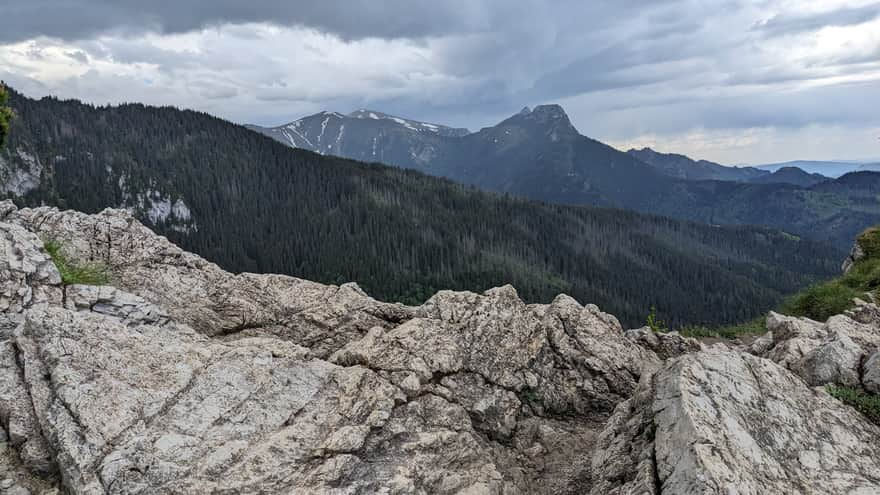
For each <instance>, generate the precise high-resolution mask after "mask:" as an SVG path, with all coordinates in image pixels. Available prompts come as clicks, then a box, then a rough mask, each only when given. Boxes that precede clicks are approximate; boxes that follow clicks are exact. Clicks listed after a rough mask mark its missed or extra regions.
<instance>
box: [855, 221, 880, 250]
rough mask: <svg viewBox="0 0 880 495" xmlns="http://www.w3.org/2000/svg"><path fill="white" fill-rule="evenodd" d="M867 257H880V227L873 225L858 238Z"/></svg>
mask: <svg viewBox="0 0 880 495" xmlns="http://www.w3.org/2000/svg"><path fill="white" fill-rule="evenodd" d="M856 242H858V243H859V247H861V248H862V251H864V252H865V257H866V258H880V227H871V228H869V229H867V230H865V231H864V232H862V233H861V235H859V237H858V238H857V239H856Z"/></svg>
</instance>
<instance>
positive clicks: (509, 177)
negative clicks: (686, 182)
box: [0, 92, 867, 326]
mask: <svg viewBox="0 0 880 495" xmlns="http://www.w3.org/2000/svg"><path fill="white" fill-rule="evenodd" d="M10 104H11V106H12V107H13V108H14V109H15V112H16V118H15V120H14V121H13V125H12V127H11V132H10V135H9V141H8V145H7V147H6V149H5V150H3V151H2V152H0V178H2V180H0V184H2V185H3V190H2V196H4V197H9V198H12V199H14V200H15V201H16V202H17V203H19V204H22V205H43V204H48V205H55V206H58V207H61V208H73V209H77V210H80V211H85V212H98V211H101V210H102V209H104V208H106V207H115V208H125V209H128V210H130V211H132V212H133V213H134V214H135V215H136V216H137V218H139V219H141V220H142V221H144V222H145V223H146V224H147V225H148V226H150V227H151V228H153V229H154V230H156V231H157V232H159V233H161V234H162V235H165V236H167V237H168V238H169V239H171V240H172V241H174V242H176V243H178V244H180V245H181V246H184V247H185V248H186V249H189V250H192V251H195V252H197V253H199V254H201V255H203V256H205V257H206V258H207V259H209V260H211V261H214V262H216V263H218V264H220V265H221V266H223V267H225V268H227V269H229V270H232V271H236V272H238V271H252V272H278V273H285V274H290V275H295V276H299V277H303V278H307V279H311V280H317V281H322V282H327V283H341V282H347V281H357V282H358V283H359V284H360V285H361V286H362V287H364V289H365V290H368V291H369V292H370V293H371V294H374V295H376V296H377V297H380V298H382V299H385V300H393V301H403V302H411V303H415V302H421V301H424V300H425V299H426V298H427V297H429V296H431V295H432V294H433V293H434V292H435V291H436V290H438V289H440V288H451V289H469V290H484V289H487V288H490V287H493V286H499V285H503V284H508V283H512V284H514V285H515V286H516V287H517V289H518V291H519V293H520V294H521V295H522V296H523V298H524V299H525V300H527V301H531V302H549V301H550V300H552V299H553V298H554V297H555V296H556V295H557V294H559V293H561V292H564V293H567V294H570V295H572V296H573V297H575V298H577V299H578V300H581V301H584V302H590V303H596V304H599V305H601V306H602V307H603V308H608V309H609V310H612V311H614V313H615V314H616V315H617V316H618V317H619V318H621V320H622V321H623V322H624V323H625V324H626V325H628V326H636V325H640V324H642V323H643V322H644V317H645V315H646V314H647V312H648V310H649V308H650V307H651V306H654V305H655V306H656V307H657V308H658V312H659V313H660V315H661V316H662V317H663V318H664V319H666V320H667V322H668V323H669V324H670V325H682V324H701V323H705V324H719V323H728V322H735V321H742V320H746V319H750V318H753V317H755V316H757V315H759V314H761V313H762V312H764V311H766V310H768V309H770V308H772V307H774V306H775V305H776V304H777V303H778V302H779V301H780V300H781V299H782V298H783V297H784V296H785V294H788V293H791V292H793V291H795V290H797V289H798V288H800V287H803V286H804V285H807V284H810V283H811V282H814V281H816V280H818V279H821V278H823V277H827V276H828V275H830V274H831V273H833V272H834V271H835V270H836V268H837V266H838V264H839V259H840V253H839V252H838V251H837V250H834V249H832V248H830V247H828V246H826V245H824V244H821V243H817V242H813V241H810V240H808V239H805V238H801V237H797V236H795V235H792V234H790V233H786V232H780V231H778V230H774V229H770V228H765V227H750V226H742V227H718V226H711V225H703V224H697V223H691V222H686V221H680V220H673V219H670V218H665V217H659V216H654V215H646V214H640V213H635V212H631V211H622V210H615V209H606V208H592V207H577V206H565V205H561V204H550V203H545V202H540V201H533V200H527V199H523V198H520V197H515V196H512V195H502V194H496V193H491V192H484V191H480V190H478V189H476V188H473V187H469V186H466V185H460V184H456V183H453V182H450V181H448V180H445V179H442V178H436V177H431V176H429V175H425V174H422V173H420V172H417V171H412V170H401V169H399V168H394V167H387V166H382V165H378V164H364V163H360V162H356V161H351V160H348V159H343V158H339V157H334V156H327V155H319V154H316V153H312V152H311V151H306V150H301V149H291V148H290V147H288V146H284V145H282V144H280V143H278V142H276V141H274V140H273V139H270V138H268V137H266V136H263V135H260V134H258V133H255V132H252V131H251V130H248V129H247V128H245V127H242V126H239V125H235V124H232V123H230V122H227V121H224V120H221V119H218V118H215V117H212V116H210V115H207V114H204V113H200V112H192V111H182V110H178V109H175V108H169V107H164V108H156V107H150V106H144V105H140V104H127V105H121V106H111V107H95V106H92V105H86V104H82V103H80V102H77V101H72V100H69V101H61V100H58V99H55V98H43V99H40V100H33V99H29V98H26V97H24V96H22V95H20V94H18V93H15V92H12V94H11V99H10ZM376 115H377V116H378V115H379V114H376ZM336 117H338V116H336ZM325 118H327V116H325ZM339 118H341V117H339ZM346 119H356V117H346ZM357 120H358V121H363V122H368V121H369V122H372V121H374V120H375V121H377V122H378V121H381V120H383V119H372V118H366V119H357ZM393 122H394V124H395V125H397V122H396V121H393ZM379 123H380V124H383V125H384V124H387V122H379ZM345 124H346V129H351V128H353V127H351V126H349V123H348V121H346V122H345ZM327 125H328V128H329V126H330V121H328V124H327ZM411 125H412V127H415V128H416V129H418V128H419V127H418V126H416V125H414V124H411ZM339 128H340V129H341V128H342V126H341V125H340V126H339ZM428 129H429V128H428ZM410 131H411V130H410ZM319 132H320V131H319ZM325 133H326V131H325ZM455 134H456V131H445V130H443V131H441V130H440V129H439V128H438V131H437V132H436V133H435V132H433V131H431V130H423V131H418V130H417V131H411V134H409V135H407V136H412V135H424V136H425V139H424V141H423V142H425V143H428V142H431V140H434V141H433V142H437V143H441V142H444V141H446V140H465V142H466V146H462V147H459V148H456V149H454V150H453V149H450V148H448V147H445V146H444V147H438V148H437V149H438V152H442V153H443V155H441V156H443V158H444V160H447V161H446V162H444V163H446V164H451V163H455V161H456V160H464V159H466V158H469V157H473V156H497V157H498V158H499V159H498V160H494V161H487V162H486V167H485V169H484V170H475V169H473V168H472V167H470V166H464V167H463V169H464V170H466V171H467V172H468V173H469V174H470V175H469V177H472V179H473V180H472V181H471V182H472V183H485V184H492V183H494V182H493V180H494V179H496V178H498V177H503V178H504V179H503V180H505V181H509V183H510V184H511V185H515V186H517V188H522V187H525V186H526V185H527V184H528V182H529V180H532V181H537V180H538V179H541V178H542V177H543V176H542V175H541V174H535V175H534V176H533V177H532V178H531V179H530V178H528V177H524V176H522V175H519V174H518V172H522V171H524V170H529V169H530V167H531V165H530V164H529V161H530V159H534V158H536V157H535V156H534V155H532V154H531V153H533V152H534V151H535V150H536V149H539V150H542V152H544V153H551V152H552V153H562V152H571V153H572V154H574V156H575V157H576V156H578V155H579V154H581V153H585V152H590V153H592V155H591V156H600V157H604V161H602V162H601V164H600V165H601V167H602V168H603V169H608V170H610V171H611V172H614V173H613V174H604V175H602V176H601V178H602V180H601V181H600V180H598V179H597V180H595V181H593V183H592V184H593V185H594V186H593V187H594V188H595V194H596V197H597V198H605V197H617V196H616V194H617V193H616V192H615V191H614V190H613V188H612V186H613V185H614V183H615V182H614V181H618V183H620V184H626V183H634V184H640V183H644V182H646V181H645V180H643V179H648V180H647V182H648V183H650V181H651V180H657V181H661V180H665V179H666V177H665V176H663V175H660V174H657V173H656V172H654V171H653V169H652V168H650V166H648V165H645V164H644V163H643V162H641V161H638V160H636V159H635V158H633V157H631V156H629V155H627V154H626V153H620V152H617V151H616V150H614V149H613V148H610V147H607V146H605V145H603V144H601V143H598V142H595V141H592V140H589V139H588V138H583V137H580V136H578V135H577V133H576V132H574V131H573V129H572V128H571V126H570V124H568V122H567V118H565V117H564V114H562V113H560V112H559V109H558V108H555V107H539V108H536V109H535V110H533V111H529V112H524V113H523V114H520V115H517V116H514V117H512V118H511V119H509V121H508V122H506V123H505V125H503V126H499V127H495V128H489V129H485V130H483V131H481V132H479V133H475V134H468V135H465V136H460V137H458V136H456V135H455ZM429 137H430V139H429ZM308 139H309V140H310V141H311V140H312V138H311V137H308ZM323 139H324V138H323V137H322V138H321V142H323ZM316 140H317V139H316ZM340 141H345V134H343V137H342V139H340ZM546 143H551V144H552V143H559V144H560V145H559V146H546ZM539 144H543V145H544V147H540V148H537V146H538V145H539ZM563 145H564V146H563ZM597 153H598V155H597ZM447 154H450V155H447ZM519 155H523V156H519ZM417 156H418V155H417ZM515 158H517V159H515ZM537 158H538V163H539V165H538V166H539V167H541V168H542V169H543V170H544V175H548V176H550V177H552V178H558V177H566V174H567V173H577V174H585V173H586V171H587V170H586V167H587V166H588V165H589V163H587V162H584V161H582V160H578V159H568V160H566V159H565V156H561V155H553V156H551V155H543V156H539V157H537ZM462 163H464V164H465V165H469V163H468V162H465V161H462ZM505 163H507V164H508V167H509V170H505V165H504V164H505ZM609 163H610V165H609ZM572 164H577V165H578V167H577V168H574V169H572V168H571V167H572ZM640 173H643V174H650V175H649V176H645V175H642V176H640V175H638V174H640ZM633 174H635V175H633ZM578 180H579V181H580V182H578V183H577V184H578V185H577V186H576V187H575V186H571V187H572V191H573V192H572V194H574V193H577V194H581V193H582V192H583V191H586V192H588V193H591V194H592V193H593V190H592V189H591V188H590V187H587V188H584V182H583V181H584V180H585V179H584V178H583V177H581V178H580V179H578ZM669 180H672V179H669ZM695 183H696V182H695ZM544 184H547V183H546V182H544ZM565 184H571V182H562V180H561V179H560V182H559V183H558V185H565ZM709 184H733V183H726V182H717V183H713V182H709ZM844 186H845V185H843V184H840V185H838V187H844ZM760 187H768V186H766V185H761V186H760ZM609 188H612V189H609ZM647 190H648V191H649V192H652V191H655V189H654V186H653V185H651V186H649V188H648V189H647ZM609 191H610V192H609ZM553 192H554V190H553V189H549V188H548V189H547V193H548V194H552V193H553ZM627 194H629V193H627ZM826 194H827V195H829V197H837V196H838V195H839V194H840V193H839V192H837V191H829V192H827V193H826ZM572 197H575V196H572ZM866 197H867V196H866ZM597 202H598V201H597ZM841 215H844V214H843V213H841ZM694 293H697V294H700V295H701V296H700V297H699V298H695V297H693V294H694Z"/></svg>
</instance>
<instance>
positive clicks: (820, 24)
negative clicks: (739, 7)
mask: <svg viewBox="0 0 880 495" xmlns="http://www.w3.org/2000/svg"><path fill="white" fill-rule="evenodd" d="M878 17H880V3H875V4H871V5H865V6H863V7H844V8H841V9H836V10H831V11H828V12H822V13H818V14H801V15H790V14H789V15H776V16H773V17H771V18H770V19H768V20H766V21H763V22H759V23H757V24H755V25H754V27H753V29H754V30H756V31H760V32H762V33H764V34H765V35H768V36H783V35H788V34H797V33H801V32H804V31H815V30H818V29H822V28H824V27H828V26H852V25H856V24H863V23H865V22H869V21H872V20H874V19H876V18H878Z"/></svg>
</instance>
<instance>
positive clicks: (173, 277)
mask: <svg viewBox="0 0 880 495" xmlns="http://www.w3.org/2000/svg"><path fill="white" fill-rule="evenodd" d="M6 204H7V205H11V203H9V202H6ZM2 216H4V217H5V219H3V221H5V222H7V223H8V224H11V227H10V228H24V229H27V230H31V231H33V232H35V233H36V235H39V236H40V237H43V238H47V239H53V240H55V241H57V242H58V243H60V244H62V245H63V246H64V248H65V250H66V251H67V252H68V254H69V256H70V257H72V258H75V259H79V260H83V261H90V262H99V263H103V264H105V265H106V266H107V267H108V268H109V270H110V271H111V280H112V284H113V285H114V286H116V287H118V288H119V289H122V290H124V291H127V292H129V293H131V294H134V295H137V296H140V297H142V298H143V299H145V300H147V301H150V302H152V303H154V304H155V305H157V306H159V307H161V308H163V309H164V310H166V311H167V312H168V314H169V315H170V316H171V317H172V318H173V319H174V320H175V321H177V322H179V323H183V324H187V325H190V326H191V327H192V328H194V329H195V330H196V331H198V332H200V333H203V334H205V335H211V336H225V337H229V338H240V337H253V336H268V335H275V336H279V337H281V338H284V339H285V340H289V341H293V342H296V343H299V344H302V345H305V346H308V347H309V348H310V349H312V352H314V353H315V354H316V355H319V356H328V355H329V354H331V353H332V352H333V351H335V350H337V349H338V348H340V347H342V346H343V345H345V344H346V343H347V342H349V341H350V340H352V339H355V338H359V337H360V336H361V335H363V334H364V333H366V332H367V330H369V329H370V328H372V327H374V326H381V327H392V326H395V325H397V324H398V323H401V322H403V321H405V320H407V319H409V318H411V317H412V315H413V312H412V311H413V310H412V308H408V307H406V306H403V305H400V304H386V303H380V302H378V301H376V300H374V299H372V298H370V297H369V296H367V295H366V294H364V292H363V291H361V290H360V288H359V287H358V286H357V285H356V284H345V285H343V286H341V287H335V286H327V285H323V284H318V283H314V282H309V281H307V280H301V279H297V278H294V277H287V276H283V275H257V274H251V273H243V274H238V275H233V274H231V273H228V272H226V271H224V270H222V269H220V267H218V266H217V265H215V264H213V263H210V262H208V261H205V260H204V259H202V258H201V257H199V256H196V255H194V254H191V253H188V252H186V251H183V250H182V249H180V248H179V247H177V246H175V245H174V244H172V243H170V242H169V241H168V240H167V239H165V238H164V237H161V236H157V235H155V234H153V232H152V231H150V230H149V229H147V228H146V227H144V226H143V225H142V224H141V223H140V222H138V221H137V220H135V219H134V217H132V216H131V214H130V213H129V212H127V211H125V210H114V209H106V210H104V211H102V212H101V213H98V214H96V215H86V214H83V213H78V212H71V211H64V212H61V211H59V210H57V209H55V208H35V209H22V210H14V207H13V209H10V208H9V206H7V207H6V210H5V213H4V214H3V215H2ZM59 282H60V280H59Z"/></svg>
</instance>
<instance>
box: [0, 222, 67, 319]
mask: <svg viewBox="0 0 880 495" xmlns="http://www.w3.org/2000/svg"><path fill="white" fill-rule="evenodd" d="M60 302H61V276H60V275H59V274H58V270H57V269H56V268H55V264H54V263H52V260H51V259H50V258H49V255H48V254H47V253H46V252H45V251H44V250H43V243H42V241H40V239H39V238H38V237H37V236H36V235H35V234H34V233H33V232H29V231H27V230H26V229H24V228H23V227H21V226H19V225H14V224H11V223H6V222H2V223H0V312H3V313H10V314H15V313H20V312H21V311H23V310H24V309H25V308H27V307H29V306H31V305H34V304H40V303H54V304H58V303H60ZM4 333H6V332H4Z"/></svg>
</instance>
